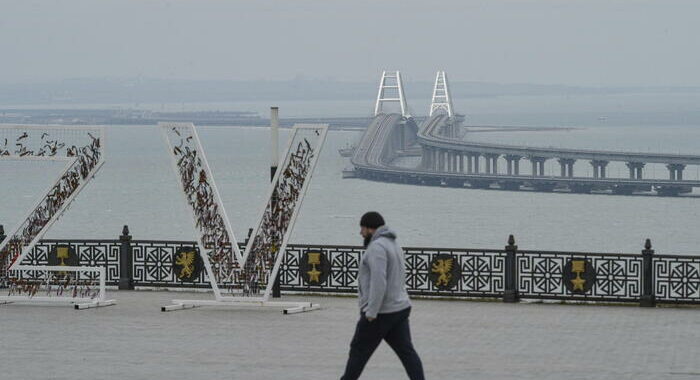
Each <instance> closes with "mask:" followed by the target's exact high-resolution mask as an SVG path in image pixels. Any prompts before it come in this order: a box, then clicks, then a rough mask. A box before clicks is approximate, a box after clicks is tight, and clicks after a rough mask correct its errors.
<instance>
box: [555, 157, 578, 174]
mask: <svg viewBox="0 0 700 380" xmlns="http://www.w3.org/2000/svg"><path fill="white" fill-rule="evenodd" d="M558 161H559V165H560V166H561V177H562V178H571V177H573V176H574V163H575V162H576V160H574V159H573V158H560V159H559V160H558Z"/></svg>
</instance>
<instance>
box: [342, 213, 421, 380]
mask: <svg viewBox="0 0 700 380" xmlns="http://www.w3.org/2000/svg"><path fill="white" fill-rule="evenodd" d="M360 235H362V237H363V238H364V246H365V254H364V256H363V257H362V261H361V262H360V274H359V298H360V320H359V321H358V322H357V327H356V328H355V336H354V337H353V338H352V342H351V343H350V357H349V358H348V363H347V366H346V367H345V374H344V375H343V377H342V378H341V380H354V379H358V378H359V377H360V374H362V370H363V369H364V368H365V364H367V361H368V360H369V358H370V356H372V353H374V350H375V349H376V348H377V346H379V343H381V342H382V340H386V342H387V343H388V344H389V346H391V348H392V349H393V350H394V352H395V353H396V355H398V357H399V359H401V363H402V364H403V367H404V368H405V369H406V373H407V374H408V377H409V379H411V380H424V379H425V377H424V375H423V364H422V363H421V360H420V358H419V357H418V353H416V350H415V349H414V348H413V343H412V342H411V330H410V328H409V325H408V316H409V314H410V313H411V301H409V299H408V293H407V292H406V267H405V264H404V259H403V251H402V249H401V248H400V247H399V246H398V244H397V243H396V233H395V232H394V231H392V230H391V229H389V227H387V226H385V225H384V218H382V216H381V215H380V214H379V213H377V212H374V211H371V212H368V213H366V214H364V215H363V216H362V219H361V220H360Z"/></svg>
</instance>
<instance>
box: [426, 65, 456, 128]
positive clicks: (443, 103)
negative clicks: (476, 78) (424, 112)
mask: <svg viewBox="0 0 700 380" xmlns="http://www.w3.org/2000/svg"><path fill="white" fill-rule="evenodd" d="M452 108H453V107H452V97H451V96H450V88H449V86H448V85H447V74H445V72H444V71H438V72H437V75H436V76H435V86H434V87H433V100H432V102H431V103H430V116H433V113H435V111H438V110H442V111H445V112H447V116H449V117H452V116H454V113H453V111H452Z"/></svg>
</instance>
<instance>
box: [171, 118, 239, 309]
mask: <svg viewBox="0 0 700 380" xmlns="http://www.w3.org/2000/svg"><path fill="white" fill-rule="evenodd" d="M158 127H160V129H161V132H162V136H163V139H164V140H165V143H166V145H167V146H168V155H169V156H170V163H171V165H172V169H173V172H174V173H175V175H176V176H177V179H178V186H179V187H180V194H181V195H182V201H183V202H184V205H185V207H187V208H188V209H189V210H190V216H191V218H190V221H191V222H192V228H193V229H194V231H198V228H197V222H196V217H197V215H196V214H195V212H194V209H192V207H190V205H189V204H188V202H187V196H186V195H185V192H184V191H183V189H182V181H181V178H180V170H179V169H178V166H177V160H176V158H175V155H174V154H173V153H172V151H173V149H174V147H173V146H172V144H171V142H170V138H169V137H168V133H169V130H170V129H172V128H173V127H175V128H187V129H189V130H191V132H192V138H193V140H194V143H195V146H196V148H197V154H199V157H200V159H201V160H202V168H203V169H204V171H205V173H206V174H207V178H208V179H209V182H210V185H211V188H212V190H213V191H214V197H215V200H216V202H217V203H218V205H217V206H218V207H219V210H221V214H222V219H223V220H224V226H225V228H226V232H227V233H228V234H229V240H230V242H231V245H232V247H231V249H232V252H233V254H234V257H233V259H234V260H235V261H236V262H238V265H239V267H240V266H241V265H242V263H243V262H244V261H243V258H242V255H241V251H240V249H239V248H238V241H237V240H236V236H235V235H234V233H233V228H231V222H230V221H229V219H228V214H227V213H226V209H225V208H224V203H223V201H222V200H221V196H220V195H219V189H218V188H217V187H216V181H215V180H214V175H213V174H212V172H211V169H210V167H209V162H208V161H207V157H206V154H205V153H204V148H203V147H202V143H201V141H200V139H199V135H198V134H197V128H195V126H194V123H175V122H159V123H158ZM197 246H198V247H199V252H200V253H201V254H200V257H201V258H202V261H203V262H204V268H205V270H206V272H207V276H208V277H209V282H210V284H211V287H212V289H213V291H214V297H215V298H216V299H217V300H221V299H222V298H223V297H224V296H222V295H221V290H220V289H219V284H218V283H217V282H216V276H214V271H213V269H212V266H211V263H210V262H209V254H208V253H207V252H208V250H207V249H206V248H204V242H203V241H202V234H200V233H197Z"/></svg>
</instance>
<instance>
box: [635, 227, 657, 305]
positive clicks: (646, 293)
mask: <svg viewBox="0 0 700 380" xmlns="http://www.w3.org/2000/svg"><path fill="white" fill-rule="evenodd" d="M639 306H642V307H654V306H656V295H655V294H654V250H653V249H651V240H650V239H647V240H646V242H644V249H643V250H642V297H641V298H640V300H639Z"/></svg>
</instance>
